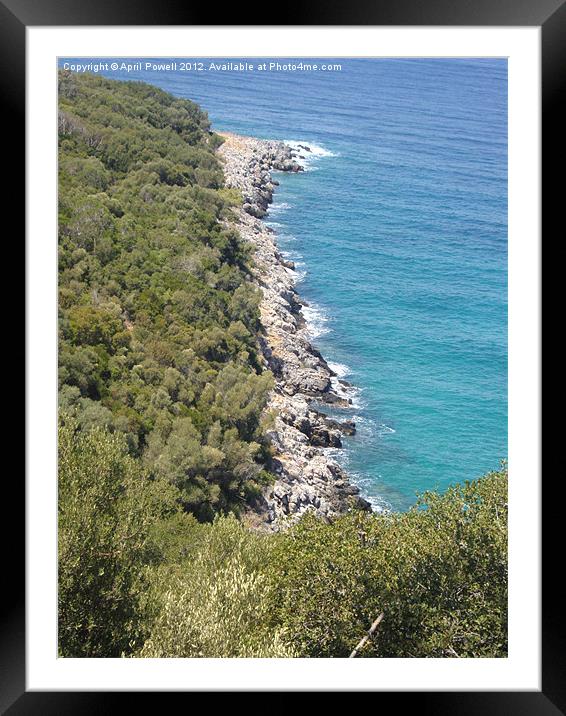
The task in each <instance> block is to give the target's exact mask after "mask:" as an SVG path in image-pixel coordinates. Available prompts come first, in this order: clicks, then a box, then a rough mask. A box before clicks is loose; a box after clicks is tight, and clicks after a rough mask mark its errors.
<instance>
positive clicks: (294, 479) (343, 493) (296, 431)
mask: <svg viewBox="0 0 566 716" xmlns="http://www.w3.org/2000/svg"><path fill="white" fill-rule="evenodd" d="M221 136H223V137H224V139H225V142H224V144H223V145H222V146H221V147H220V149H219V154H220V156H221V157H222V159H223V161H224V172H225V176H226V185H227V186H228V187H231V188H236V189H238V190H239V191H240V192H241V194H242V197H243V202H242V207H241V208H240V209H238V210H237V223H238V226H237V228H238V231H239V233H240V235H241V236H242V237H243V238H244V239H245V240H247V241H249V242H250V243H251V244H252V245H253V247H254V260H255V268H254V277H255V280H256V282H257V284H258V285H259V286H260V288H261V290H262V293H263V299H262V301H261V304H260V312H261V322H262V325H263V328H264V334H263V335H262V336H261V338H260V344H261V350H262V353H263V357H264V360H265V363H266V365H267V366H268V367H269V368H270V369H271V371H272V372H273V375H274V376H275V388H274V389H273V391H272V392H271V394H270V397H269V401H268V405H267V408H266V410H267V411H269V412H270V413H272V414H273V416H274V419H273V427H272V428H271V430H270V431H269V433H268V437H269V439H270V441H271V444H272V446H273V452H274V458H273V464H272V470H273V472H274V473H275V475H276V476H277V479H276V481H275V483H274V484H273V485H271V486H270V487H269V488H268V489H267V490H266V491H265V493H264V495H263V498H262V500H260V504H258V505H257V515H258V516H259V522H260V523H261V524H262V526H264V527H267V528H268V529H272V530H276V529H280V528H281V526H282V525H283V524H285V523H286V521H287V520H288V519H289V518H292V517H293V516H295V517H296V516H298V515H300V514H302V513H303V512H304V511H306V510H314V511H315V512H316V513H317V514H319V515H321V516H323V517H326V518H330V517H332V516H334V515H337V514H341V513H344V512H346V511H348V510H350V509H353V508H358V509H365V510H369V509H371V508H370V505H369V503H368V502H366V500H364V499H362V498H361V497H360V495H359V489H358V488H357V487H356V486H355V485H353V484H352V483H351V482H350V481H349V479H348V476H347V475H346V474H345V472H344V471H343V470H342V468H341V467H340V466H339V465H338V463H337V462H336V461H335V460H334V459H333V458H332V456H331V454H330V453H329V451H328V448H337V447H340V446H341V436H342V435H343V434H347V435H351V434H353V433H354V432H355V424H354V423H353V422H352V421H351V420H347V421H344V422H339V421H336V420H331V419H330V418H328V417H327V416H326V415H325V414H324V413H322V412H321V411H319V410H315V409H314V408H313V407H312V406H311V403H312V402H313V401H315V400H316V401H317V402H318V403H328V404H333V405H338V406H344V407H347V406H348V405H349V403H350V400H349V398H348V397H347V390H346V389H345V388H346V386H347V384H346V383H344V382H341V381H339V379H338V378H337V376H336V374H335V373H334V372H333V371H332V370H331V368H330V367H329V366H328V364H327V363H326V361H325V360H324V358H323V357H322V355H321V354H320V353H319V352H318V351H317V350H316V349H315V348H314V347H313V346H312V345H311V343H310V341H309V339H308V334H307V330H306V324H305V319H304V316H303V314H302V306H303V305H304V304H303V302H302V301H301V299H300V297H299V295H298V294H297V292H296V290H295V276H296V275H295V272H294V265H293V264H292V262H289V261H286V260H285V259H284V258H283V257H282V256H281V254H280V253H279V251H278V248H277V244H276V236H275V234H274V232H273V230H272V229H271V228H269V227H268V226H266V224H265V223H264V222H263V221H261V220H260V219H261V217H264V216H265V214H266V213H267V209H268V206H269V204H270V203H271V201H272V199H273V192H274V190H275V187H276V186H277V184H278V182H277V181H276V180H274V178H273V176H272V172H273V171H274V170H275V171H291V172H299V171H302V170H303V167H302V166H301V163H300V161H297V156H296V154H295V152H294V151H293V149H292V148H291V147H289V146H288V145H286V144H284V143H283V142H276V141H267V140H261V139H255V138H251V137H240V136H237V135H233V134H227V133H226V134H222V133H221ZM303 149H304V151H307V152H308V151H309V148H308V147H306V146H305V147H303ZM340 384H341V385H340ZM336 386H338V387H339V388H341V389H340V390H336V389H335V387H336Z"/></svg>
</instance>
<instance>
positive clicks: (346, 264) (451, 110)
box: [108, 58, 507, 509]
mask: <svg viewBox="0 0 566 716" xmlns="http://www.w3.org/2000/svg"><path fill="white" fill-rule="evenodd" d="M253 62H254V63H256V64H257V62H258V60H257V58H256V59H254V60H253ZM340 62H341V64H342V68H343V69H342V71H341V72H337V73H328V74H319V73H311V74H299V73H292V74H274V73H265V74H262V75H259V74H257V73H256V74H245V75H243V74H242V73H206V72H205V73H197V74H191V73H183V72H177V73H169V72H163V73H151V74H149V73H147V74H146V73H137V74H136V73H130V74H126V73H123V74H120V73H119V72H112V73H108V76H110V77H113V78H115V79H127V80H132V79H143V80H145V81H148V82H151V83H152V84H155V85H157V86H159V87H162V88H163V89H165V90H167V91H170V92H172V93H173V94H175V95H178V96H182V97H186V98H189V99H192V100H194V101H196V102H198V103H199V104H201V105H202V106H203V107H204V108H205V109H206V110H207V111H208V112H209V115H210V117H211V120H212V122H213V125H214V128H215V129H217V130H227V131H232V132H237V133H240V134H246V135H252V136H257V137H262V138H273V139H282V140H286V141H292V142H299V143H301V144H307V145H308V146H309V147H311V149H313V150H314V151H311V152H310V153H305V156H308V160H307V165H306V171H305V172H302V173H299V174H277V176H276V178H277V179H278V180H279V182H280V186H279V187H278V189H277V192H276V194H275V202H274V204H273V205H272V207H271V209H270V211H269V215H268V217H267V221H268V222H269V223H270V224H271V225H272V226H273V228H274V229H275V231H276V232H277V234H278V243H279V246H280V248H281V250H282V252H283V253H284V255H285V256H286V257H287V258H289V259H291V260H293V261H295V262H296V268H297V279H298V284H297V289H298V291H299V293H300V295H301V297H302V298H304V299H305V301H306V302H308V304H309V306H308V308H307V309H306V310H305V318H306V320H307V321H308V324H309V330H310V332H311V336H312V340H313V343H314V344H315V346H316V347H317V348H318V349H319V350H320V351H321V352H322V354H323V355H324V357H325V358H326V359H327V360H328V361H329V362H330V363H331V367H332V368H333V369H334V371H335V372H336V373H337V375H338V377H339V378H342V379H343V380H345V381H348V382H349V383H351V384H352V386H353V387H352V388H351V389H349V391H348V394H349V395H350V396H351V398H352V401H353V406H352V408H351V409H348V410H344V409H337V410H334V411H333V416H335V417H337V418H338V419H343V418H353V419H354V420H355V421H356V423H357V426H358V431H357V434H356V435H355V436H352V437H346V438H344V449H343V450H341V451H338V452H337V457H338V459H339V461H340V462H341V464H343V465H344V467H345V468H346V469H347V470H348V472H349V474H350V475H351V476H352V478H353V479H354V481H356V482H358V484H360V486H361V488H362V491H363V494H364V496H366V497H368V498H369V499H370V500H371V502H372V503H373V504H374V505H375V506H376V507H377V508H379V507H382V506H386V507H391V508H393V509H406V508H407V507H409V506H410V505H411V504H413V503H414V500H415V493H416V492H422V491H423V490H428V489H444V488H445V487H446V486H447V485H449V484H450V483H452V482H456V481H462V480H465V479H473V478H474V477H477V476H479V475H480V474H482V473H484V472H486V471H487V470H490V469H495V468H497V467H498V465H499V461H500V460H501V459H502V458H504V457H506V454H507V393H506V389H507V387H506V386H507V303H506V299H507V263H506V261H507V101H506V96H507V90H506V82H507V66H506V62H505V61H504V60H434V59H427V60H394V59H392V60H341V61H340ZM205 64H206V61H205ZM325 410H326V412H328V409H327V408H326V409H325Z"/></svg>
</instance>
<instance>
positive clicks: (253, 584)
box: [139, 516, 298, 658]
mask: <svg viewBox="0 0 566 716" xmlns="http://www.w3.org/2000/svg"><path fill="white" fill-rule="evenodd" d="M198 527H199V529H200V532H201V536H200V540H199V544H198V550H197V551H196V555H194V556H193V558H192V559H188V560H185V561H183V562H181V563H180V564H177V565H175V566H168V567H161V568H159V569H157V570H156V571H155V572H154V575H153V588H152V591H151V597H150V600H153V609H154V612H155V614H156V616H155V618H154V620H153V622H152V625H151V631H150V636H149V638H148V640H147V641H146V642H145V644H144V646H143V648H142V649H141V651H140V653H139V656H141V657H154V658H160V657H210V658H213V657H229V658H230V657H243V658H250V657H257V658H269V657H271V658H287V657H292V656H297V655H298V654H297V653H296V652H295V650H294V649H293V647H292V646H291V645H290V644H289V642H288V640H287V637H286V634H285V631H284V630H283V629H281V628H280V627H278V626H276V625H275V626H274V625H273V624H272V623H271V621H272V620H271V609H272V604H271V600H270V598H269V594H270V591H271V589H270V584H269V579H268V577H267V574H266V571H265V570H266V566H267V565H269V564H270V552H271V550H272V547H273V538H272V537H271V538H270V537H268V536H265V535H259V534H254V533H252V532H250V531H249V530H247V529H246V528H245V527H244V526H243V525H242V524H241V523H240V522H238V521H237V520H236V519H235V518H234V517H233V516H229V517H218V518H216V520H215V521H214V523H213V524H212V525H199V526H198Z"/></svg>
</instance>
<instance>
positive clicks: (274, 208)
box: [269, 201, 291, 213]
mask: <svg viewBox="0 0 566 716" xmlns="http://www.w3.org/2000/svg"><path fill="white" fill-rule="evenodd" d="M290 208H291V204H288V203H287V202H286V201H280V202H274V203H273V204H270V206H269V212H270V213H271V212H278V211H285V210H286V209H290Z"/></svg>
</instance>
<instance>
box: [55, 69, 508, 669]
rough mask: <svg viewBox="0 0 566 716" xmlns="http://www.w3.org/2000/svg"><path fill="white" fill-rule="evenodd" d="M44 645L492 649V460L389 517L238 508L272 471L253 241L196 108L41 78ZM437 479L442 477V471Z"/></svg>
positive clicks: (497, 609)
mask: <svg viewBox="0 0 566 716" xmlns="http://www.w3.org/2000/svg"><path fill="white" fill-rule="evenodd" d="M59 82H60V85H59V331H60V334H59V360H60V365H59V391H60V392H59V417H60V420H59V423H60V426H59V648H60V654H61V656H67V657H81V656H82V657H114V656H128V657H193V656H203V657H250V656H251V657H344V656H348V654H349V653H350V651H351V650H352V649H353V648H354V647H355V645H356V643H357V642H358V641H359V639H360V638H361V637H362V636H363V635H364V633H365V632H366V631H367V629H368V628H369V625H370V624H371V623H372V621H373V620H374V619H375V617H376V616H377V614H378V613H380V612H382V611H383V612H384V615H385V616H384V620H383V622H382V624H381V625H380V629H379V632H378V636H377V637H376V638H375V639H374V640H372V641H370V642H369V643H368V644H367V646H366V647H365V648H364V650H363V651H362V652H361V653H360V657H372V656H374V657H375V656H415V657H419V656H446V657H475V656H505V655H506V648H507V637H506V630H507V625H506V618H507V612H506V610H507V606H506V603H507V471H506V469H505V468H503V469H502V470H501V471H500V472H497V473H491V474H490V475H488V476H486V477H485V478H483V479H481V480H479V481H477V482H474V483H470V484H466V485H464V486H462V487H454V488H453V489H451V490H449V491H448V492H447V493H446V494H445V495H437V494H434V493H431V494H427V495H425V496H424V497H423V499H422V501H421V503H420V504H419V505H417V506H416V507H415V508H414V509H412V510H411V511H409V512H407V513H404V514H384V515H372V514H366V513H361V512H360V513H358V512H352V513H351V514H349V515H346V516H344V517H341V518H339V519H336V520H334V521H332V522H330V523H327V522H324V521H322V520H320V519H316V518H315V517H310V516H307V517H305V518H303V519H302V520H301V521H300V522H299V523H298V524H296V525H295V526H293V527H292V528H290V529H289V530H287V531H284V532H281V533H277V534H271V535H268V534H262V533H259V532H254V531H251V530H249V529H248V528H246V526H245V525H244V524H243V523H242V521H241V520H240V519H239V518H240V517H241V516H242V514H243V513H244V512H245V510H246V508H247V506H248V505H250V504H251V503H253V500H254V497H255V496H256V495H257V494H258V493H259V491H261V490H262V488H263V487H264V486H265V485H266V484H268V483H269V481H270V480H271V479H272V476H271V474H270V450H269V444H268V442H267V440H266V438H265V430H266V421H267V420H268V418H267V417H266V416H265V415H264V412H263V408H264V406H265V404H266V397H267V394H268V391H269V389H270V387H271V385H272V376H271V374H270V372H269V371H267V370H265V369H264V368H263V367H262V364H261V361H260V358H259V351H258V336H259V334H260V332H261V325H260V322H259V310H258V305H259V295H258V289H257V288H256V287H255V285H254V283H253V282H252V280H251V273H250V269H251V266H252V262H253V256H252V255H251V252H250V250H249V249H248V248H247V245H246V244H244V243H243V242H242V240H241V239H240V238H239V236H238V235H237V233H235V232H234V231H233V230H231V229H229V228H227V219H228V217H229V215H230V211H231V207H232V206H235V205H236V204H237V203H239V201H240V197H239V196H238V195H237V193H235V192H234V191H231V190H227V189H225V188H224V187H223V174H222V170H221V166H220V164H219V162H218V159H217V157H216V154H215V152H216V149H217V147H218V145H219V143H220V141H221V140H220V139H219V138H218V137H217V136H216V135H215V134H214V133H212V132H211V129H210V125H209V122H208V119H207V116H206V114H205V113H204V112H203V111H202V110H201V109H200V108H199V107H198V106H197V105H195V104H194V103H192V102H190V101H187V100H180V99H176V98H174V97H172V96H171V95H169V94H167V93H165V92H162V91H161V90H159V89H157V88H155V87H152V86H149V85H146V84H141V83H121V82H115V81H111V80H106V79H103V78H101V77H94V76H90V75H86V74H85V75H80V76H79V75H75V74H71V73H66V72H61V73H60V77H59ZM455 477H457V476H455Z"/></svg>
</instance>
